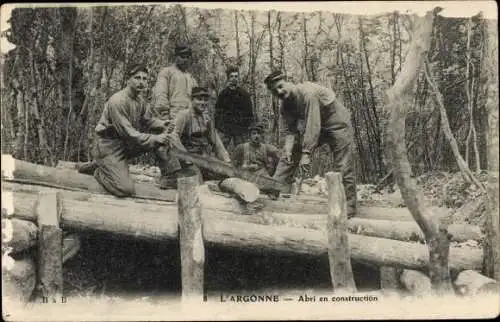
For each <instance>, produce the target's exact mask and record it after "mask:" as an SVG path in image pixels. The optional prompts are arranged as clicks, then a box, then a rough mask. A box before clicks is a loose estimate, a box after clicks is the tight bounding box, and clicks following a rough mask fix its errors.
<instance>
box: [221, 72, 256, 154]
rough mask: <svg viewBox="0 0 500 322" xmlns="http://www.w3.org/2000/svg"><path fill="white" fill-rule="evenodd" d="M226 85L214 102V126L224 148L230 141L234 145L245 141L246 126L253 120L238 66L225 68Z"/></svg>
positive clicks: (249, 101) (249, 102) (248, 95)
mask: <svg viewBox="0 0 500 322" xmlns="http://www.w3.org/2000/svg"><path fill="white" fill-rule="evenodd" d="M226 75H227V81H228V85H227V87H226V88H224V89H223V90H222V91H221V92H220V93H219V96H218V97H217V101H216V103H215V117H214V120H215V128H216V129H217V131H218V132H219V136H220V137H221V140H222V143H223V144H224V146H225V147H226V148H228V147H229V144H230V143H231V141H232V142H233V145H234V146H235V147H236V146H237V145H239V144H241V143H244V142H245V141H246V136H247V133H248V128H249V127H250V125H252V123H253V122H254V121H255V116H254V113H253V108H252V100H251V98H250V94H249V93H248V92H247V91H246V90H245V89H244V88H242V87H241V86H240V85H239V82H240V74H239V70H238V68H236V67H234V66H232V67H229V68H228V69H227V70H226Z"/></svg>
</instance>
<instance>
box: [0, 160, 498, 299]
mask: <svg viewBox="0 0 500 322" xmlns="http://www.w3.org/2000/svg"><path fill="white" fill-rule="evenodd" d="M4 161H6V162H4ZM6 164H8V165H10V169H7V168H5V169H6V170H5V171H4V167H5V165H6ZM71 167H72V165H71V164H67V163H66V164H65V165H64V166H61V167H59V168H48V167H44V166H40V165H35V164H31V163H27V162H22V161H19V160H14V159H12V158H9V157H7V156H2V179H3V185H2V201H3V200H4V197H9V195H10V198H11V199H12V204H11V207H10V209H6V211H5V213H7V212H8V213H9V215H8V217H9V218H11V219H10V220H9V222H10V225H11V226H12V227H18V228H17V230H16V229H14V230H13V231H16V234H13V235H12V236H11V237H10V239H9V243H10V244H9V245H10V247H12V252H11V254H15V253H16V252H17V253H19V252H20V249H29V248H33V247H36V243H37V242H36V238H34V237H33V236H36V235H37V234H36V233H35V231H37V229H38V227H37V226H36V225H35V223H37V220H38V218H37V216H38V215H37V212H36V211H34V209H36V208H37V207H38V204H39V202H40V201H39V195H40V194H44V193H51V192H52V193H53V192H57V194H58V196H59V203H58V207H59V208H58V212H59V218H60V226H61V228H62V229H66V228H71V229H76V230H78V229H82V230H97V231H105V232H110V233H114V234H119V235H124V236H130V237H133V238H144V239H154V240H163V239H176V238H178V231H179V228H178V226H179V217H178V211H179V208H178V205H177V202H176V200H177V195H176V194H177V191H175V190H160V189H158V188H156V187H155V186H154V184H151V183H149V184H146V183H137V186H138V187H139V189H137V191H138V193H137V195H136V196H133V197H131V198H117V197H114V196H111V195H109V194H106V192H105V191H104V190H103V189H102V188H101V187H100V186H99V185H98V184H97V182H96V181H95V180H94V179H93V177H92V176H88V175H83V174H79V173H77V171H76V170H74V168H73V169H71ZM73 167H74V166H73ZM242 187H244V188H242ZM234 195H236V196H237V197H235V196H234ZM198 196H199V202H200V207H201V208H200V209H201V219H202V236H203V240H204V241H205V242H206V243H207V244H208V245H224V246H230V247H234V248H240V249H246V250H250V251H261V250H272V251H278V252H288V253H299V254H312V255H318V256H327V255H329V245H328V240H329V237H328V236H330V235H329V234H330V230H329V229H328V227H329V225H331V222H330V224H328V222H329V221H328V220H329V219H328V212H329V210H328V209H329V208H328V199H326V198H324V197H320V196H308V195H304V194H301V195H298V196H292V197H290V198H288V199H285V198H280V199H278V200H271V199H269V198H268V197H267V196H263V195H258V194H256V191H255V188H254V187H252V186H251V185H249V184H248V183H238V179H234V178H232V179H231V180H230V181H228V182H226V184H221V185H217V186H214V185H203V186H201V187H198ZM3 205H4V202H2V207H4V206H3ZM437 213H439V212H437ZM3 214H4V209H2V216H3ZM137 214H140V215H137ZM3 218H4V217H2V219H3ZM436 219H439V218H438V217H437V218H436ZM3 225H4V221H3V220H2V232H3V231H4V229H3ZM6 225H9V224H6ZM19 227H21V228H19ZM346 227H347V229H348V234H347V239H348V243H347V245H348V247H349V252H348V253H349V256H350V257H351V258H352V259H353V260H356V261H360V262H366V263H371V264H375V265H378V266H380V267H385V268H387V267H389V268H394V269H393V270H392V271H393V278H394V279H395V281H396V283H395V285H398V287H400V288H404V289H406V290H407V291H409V292H411V293H413V294H425V293H426V292H427V290H428V288H429V287H428V284H429V278H428V276H427V268H428V262H429V258H428V257H429V254H428V250H427V247H426V246H425V245H424V244H423V241H424V238H423V235H422V233H421V232H420V230H419V228H418V226H417V225H416V223H414V222H412V221H411V215H410V213H409V212H408V210H406V209H405V208H382V207H380V208H377V207H360V209H359V216H358V217H356V218H353V219H350V220H348V221H347V223H346ZM449 232H450V233H451V238H452V241H454V245H452V247H450V258H449V266H450V269H451V271H452V276H454V277H455V281H456V282H455V286H456V289H457V293H458V294H462V295H464V294H477V293H480V292H486V291H491V290H497V284H496V282H495V281H493V280H490V279H488V278H486V277H485V276H483V275H481V274H480V272H481V270H482V263H483V252H482V249H481V248H480V247H479V246H475V247H471V246H469V245H468V244H470V243H471V241H476V244H478V243H477V242H479V241H481V240H482V238H483V236H482V234H481V231H480V229H479V227H476V226H472V225H450V226H449ZM14 235H15V236H14ZM2 239H4V236H3V234H2ZM14 247H16V250H15V251H14ZM22 253H23V254H25V253H26V252H25V251H23V252H22ZM28 253H29V252H28ZM330 257H331V256H330ZM13 258H14V259H15V261H14V262H15V263H16V265H17V266H15V267H16V269H10V270H9V271H12V272H18V273H15V274H18V275H19V276H21V275H22V276H24V277H26V276H30V274H31V275H33V272H34V271H35V269H34V268H33V267H34V266H33V265H34V264H33V263H32V262H30V259H29V258H31V257H27V256H23V257H17V256H13ZM63 260H64V259H63ZM30 267H31V269H30ZM11 274H14V273H11ZM25 280H27V279H25ZM32 280H33V279H32ZM33 287H34V286H33ZM33 287H32V286H31V284H29V285H28V287H27V288H28V289H30V290H31V291H33ZM28 293H29V292H24V293H23V294H28Z"/></svg>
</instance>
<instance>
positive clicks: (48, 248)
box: [35, 192, 63, 299]
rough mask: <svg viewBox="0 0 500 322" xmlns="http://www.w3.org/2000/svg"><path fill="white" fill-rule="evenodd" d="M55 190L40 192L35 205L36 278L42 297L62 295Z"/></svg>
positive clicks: (61, 246)
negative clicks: (36, 237) (36, 228)
mask: <svg viewBox="0 0 500 322" xmlns="http://www.w3.org/2000/svg"><path fill="white" fill-rule="evenodd" d="M58 199H59V197H58V194H57V192H52V193H40V194H39V198H38V202H37V205H36V208H35V209H36V214H37V222H38V232H39V234H38V278H39V289H40V291H41V294H42V296H43V297H44V298H48V299H60V298H61V297H62V295H63V271H62V265H63V239H62V238H63V232H62V229H61V228H60V227H59V200H58Z"/></svg>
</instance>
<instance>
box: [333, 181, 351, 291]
mask: <svg viewBox="0 0 500 322" xmlns="http://www.w3.org/2000/svg"><path fill="white" fill-rule="evenodd" d="M326 182H327V185H328V220H327V227H328V228H327V232H328V261H329V263H330V276H331V279H332V286H333V290H334V292H336V291H340V292H344V291H345V292H355V291H356V284H355V283H354V277H353V274H352V266H351V254H350V251H349V240H348V235H347V205H346V197H345V192H344V186H343V185H342V174H340V173H333V172H328V173H327V174H326Z"/></svg>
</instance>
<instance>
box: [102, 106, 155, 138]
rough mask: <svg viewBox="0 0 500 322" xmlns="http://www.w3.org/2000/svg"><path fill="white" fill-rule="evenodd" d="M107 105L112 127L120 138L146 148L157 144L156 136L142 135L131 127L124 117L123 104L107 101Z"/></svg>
mask: <svg viewBox="0 0 500 322" xmlns="http://www.w3.org/2000/svg"><path fill="white" fill-rule="evenodd" d="M107 105H108V111H109V116H110V119H111V122H112V123H113V127H114V128H115V130H116V132H117V133H118V135H119V136H120V137H121V138H124V139H125V140H129V141H131V143H134V144H136V145H139V146H142V147H147V148H154V147H156V146H157V145H158V144H159V142H158V140H157V137H158V136H157V135H154V134H147V133H142V132H140V131H138V130H137V129H136V128H134V127H133V126H132V124H131V123H130V121H129V120H128V119H127V117H126V115H125V104H124V103H123V102H120V101H117V100H116V101H109V102H108V103H107Z"/></svg>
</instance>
